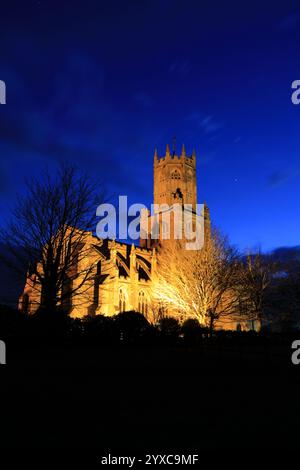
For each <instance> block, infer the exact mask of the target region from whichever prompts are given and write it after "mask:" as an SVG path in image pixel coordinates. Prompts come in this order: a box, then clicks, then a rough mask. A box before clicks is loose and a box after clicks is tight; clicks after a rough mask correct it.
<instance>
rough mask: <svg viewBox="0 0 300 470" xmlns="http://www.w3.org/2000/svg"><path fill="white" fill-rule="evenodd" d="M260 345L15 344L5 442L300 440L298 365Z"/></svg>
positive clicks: (75, 448)
mask: <svg viewBox="0 0 300 470" xmlns="http://www.w3.org/2000/svg"><path fill="white" fill-rule="evenodd" d="M290 358H291V348H290V344H289V342H283V343H280V344H277V343H276V346H274V345H267V346H266V345H264V344H261V345H260V346H259V347H255V348H253V347H252V348H248V349H247V348H246V349H245V348H242V347H240V346H239V347H238V348H236V347H234V348H231V347H230V344H229V345H227V346H226V347H224V348H221V349H220V348H219V347H218V348H217V347H214V346H212V345H209V344H208V345H201V347H198V346H192V347H188V346H180V345H179V346H171V345H170V346H163V347H158V346H155V347H154V346H147V347H143V346H132V345H131V346H130V345H127V346H126V345H124V346H122V345H119V346H114V347H111V348H110V347H108V346H105V347H100V346H99V347H97V346H95V345H94V346H93V347H90V346H87V345H74V344H71V343H70V344H60V345H57V344H56V345H51V344H36V343H35V344H34V343H33V344H31V343H30V342H29V343H28V342H26V343H25V342H24V344H18V345H16V343H15V342H14V343H12V344H8V345H7V365H5V366H0V374H1V393H2V397H1V441H0V442H1V448H2V449H4V448H6V449H8V448H19V449H23V450H27V453H28V451H29V452H30V449H32V452H33V453H34V449H37V448H39V449H45V450H47V449H48V450H49V449H52V450H54V449H65V450H66V449H69V450H70V454H72V455H73V456H74V455H76V452H86V453H87V455H89V457H91V456H93V457H95V458H96V457H97V458H98V457H99V456H101V455H107V454H108V453H109V452H110V453H112V452H115V453H118V454H120V453H122V454H123V455H133V454H134V453H137V452H139V453H142V454H143V453H144V454H147V453H150V452H154V451H156V452H160V453H170V452H171V453H172V452H173V453H174V452H175V453H176V452H184V453H185V454H189V453H201V451H205V450H209V449H219V450H221V451H222V450H225V449H227V450H228V449H233V450H234V449H248V450H249V451H251V452H252V451H253V450H254V449H259V448H261V449H268V448H273V449H285V448H291V449H292V448H294V449H295V448H296V449H297V448H298V447H299V438H298V436H299V423H298V417H299V416H300V398H299V397H300V380H299V378H300V374H299V372H300V365H299V366H295V365H293V364H292V363H291V359H290Z"/></svg>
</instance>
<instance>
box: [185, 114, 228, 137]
mask: <svg viewBox="0 0 300 470" xmlns="http://www.w3.org/2000/svg"><path fill="white" fill-rule="evenodd" d="M187 120H189V121H194V122H195V123H196V126H197V127H198V128H199V129H201V130H202V131H203V132H204V133H205V134H215V133H216V132H218V131H219V130H220V129H221V128H222V127H223V126H224V124H223V123H222V122H221V121H218V120H216V119H215V118H214V116H212V115H206V116H205V115H203V114H200V113H191V114H189V115H188V116H187Z"/></svg>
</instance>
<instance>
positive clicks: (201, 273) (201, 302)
mask: <svg viewBox="0 0 300 470" xmlns="http://www.w3.org/2000/svg"><path fill="white" fill-rule="evenodd" d="M238 265H239V257H238V254H237V252H236V250H235V249H234V248H233V247H231V246H230V245H229V244H228V241H227V239H226V238H225V237H223V236H221V235H220V234H219V233H218V232H217V231H213V233H212V234H211V236H210V237H209V238H207V239H206V243H205V245H204V247H203V248H202V249H200V250H195V251H190V250H186V249H185V247H184V245H183V244H181V243H180V242H175V241H170V242H167V243H166V242H164V244H163V245H162V246H161V248H160V250H159V253H158V261H157V274H156V277H155V279H154V287H153V291H154V300H155V302H156V304H159V305H164V306H165V307H166V308H168V311H170V312H171V313H172V315H174V316H176V317H179V318H180V319H181V320H185V319H187V318H195V319H197V320H198V321H199V322H200V324H202V325H205V326H208V327H209V328H210V331H212V330H213V329H214V327H215V324H216V322H217V321H219V322H221V321H222V320H224V319H225V317H229V316H230V315H233V314H236V313H237V311H238V304H239V298H238V294H237V291H236V285H237V283H238V275H237V273H238Z"/></svg>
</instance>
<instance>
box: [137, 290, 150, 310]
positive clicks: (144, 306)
mask: <svg viewBox="0 0 300 470" xmlns="http://www.w3.org/2000/svg"><path fill="white" fill-rule="evenodd" d="M139 312H140V313H142V314H143V315H145V316H147V314H148V302H147V298H146V296H145V292H143V291H140V292H139Z"/></svg>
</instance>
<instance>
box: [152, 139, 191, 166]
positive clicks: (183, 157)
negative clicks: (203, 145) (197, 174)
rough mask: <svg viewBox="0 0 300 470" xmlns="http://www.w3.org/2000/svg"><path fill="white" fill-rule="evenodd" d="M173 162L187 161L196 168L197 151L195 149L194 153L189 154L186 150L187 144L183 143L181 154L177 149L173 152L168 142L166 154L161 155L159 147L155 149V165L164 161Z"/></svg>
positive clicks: (159, 164)
mask: <svg viewBox="0 0 300 470" xmlns="http://www.w3.org/2000/svg"><path fill="white" fill-rule="evenodd" d="M171 162H177V163H181V162H184V163H187V164H188V165H190V166H192V167H194V168H196V152H195V150H193V152H192V155H190V156H188V155H187V153H186V150H185V145H184V144H182V148H181V153H180V155H177V154H176V153H175V151H173V152H171V151H170V146H169V144H167V146H166V153H165V155H163V156H161V157H159V156H158V152H157V149H155V151H154V167H156V166H161V165H163V164H164V163H171Z"/></svg>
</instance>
